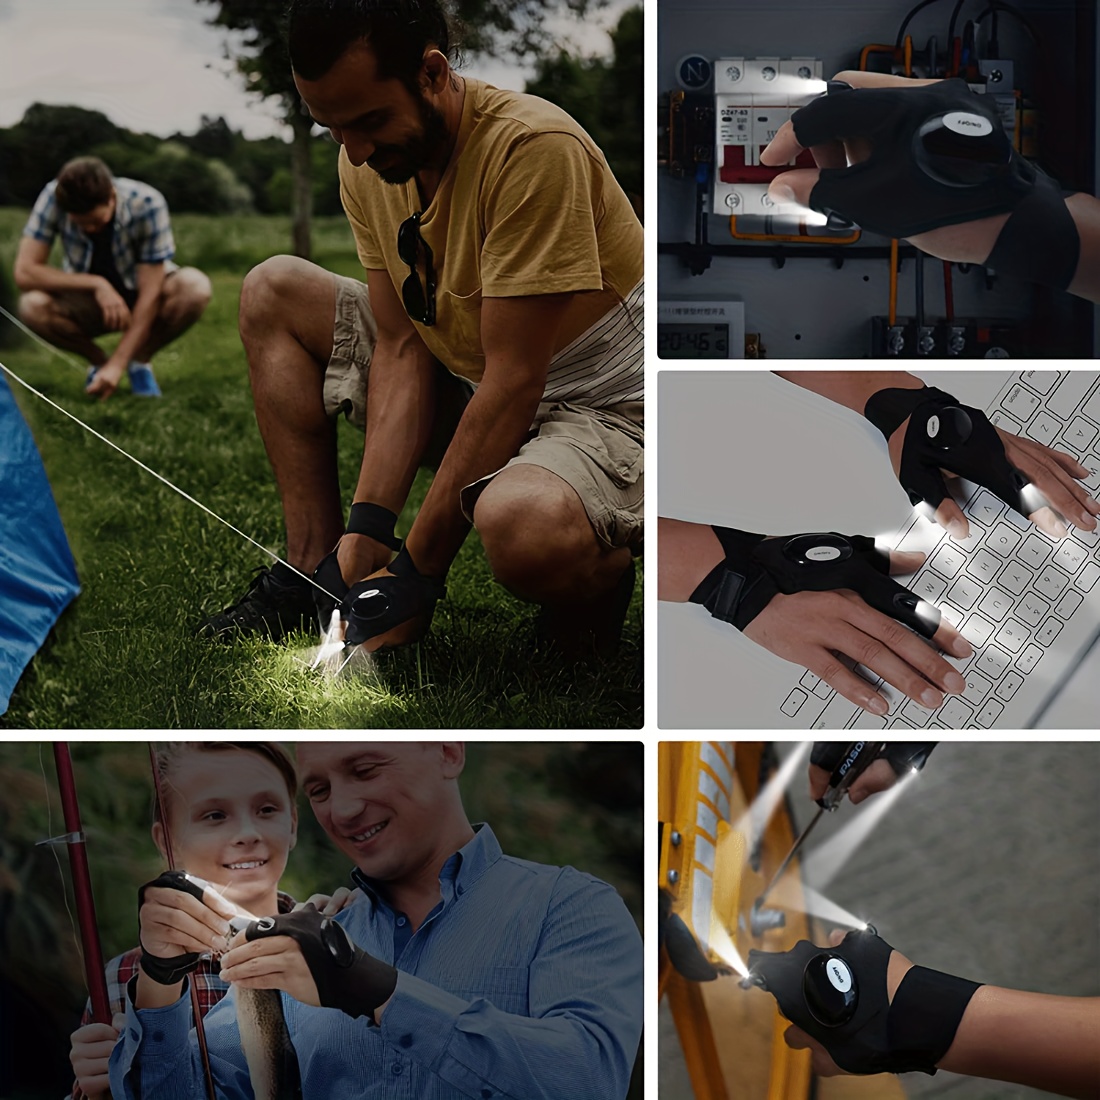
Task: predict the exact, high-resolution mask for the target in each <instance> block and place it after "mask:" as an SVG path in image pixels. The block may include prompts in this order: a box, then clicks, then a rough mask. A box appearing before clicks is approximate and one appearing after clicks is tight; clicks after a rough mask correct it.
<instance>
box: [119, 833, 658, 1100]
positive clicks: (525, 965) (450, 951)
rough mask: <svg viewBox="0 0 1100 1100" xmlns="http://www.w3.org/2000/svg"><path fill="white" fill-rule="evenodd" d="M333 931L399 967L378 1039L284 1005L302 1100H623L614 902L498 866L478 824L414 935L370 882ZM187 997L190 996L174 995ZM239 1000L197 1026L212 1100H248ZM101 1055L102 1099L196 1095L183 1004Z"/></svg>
mask: <svg viewBox="0 0 1100 1100" xmlns="http://www.w3.org/2000/svg"><path fill="white" fill-rule="evenodd" d="M352 877H353V878H354V879H355V880H356V883H357V884H358V885H359V886H360V887H361V888H362V891H363V893H362V896H361V897H357V898H356V900H355V901H354V902H353V903H352V904H351V905H349V906H348V907H347V908H346V909H345V910H344V911H343V912H341V913H340V914H339V915H338V916H337V917H336V920H337V921H339V922H340V923H341V924H343V926H344V927H345V928H346V929H347V931H348V934H349V935H350V936H351V938H352V939H353V940H354V941H355V943H356V944H357V945H358V946H359V947H361V948H363V950H365V951H367V952H369V953H370V954H371V955H374V956H375V957H377V958H380V959H384V960H385V961H386V962H388V963H392V965H394V966H395V967H397V969H398V972H399V973H398V978H397V988H396V990H395V991H394V994H393V997H392V999H391V1000H390V1002H389V1004H388V1005H387V1007H386V1011H385V1012H384V1013H383V1015H382V1023H381V1025H375V1024H374V1023H372V1022H370V1021H369V1020H368V1018H367V1017H359V1018H357V1019H352V1018H351V1017H350V1016H348V1015H346V1014H345V1013H343V1012H341V1011H339V1010H337V1009H327V1008H313V1007H311V1006H309V1005H304V1004H301V1003H300V1002H298V1001H295V1000H294V999H293V998H291V997H289V996H287V995H286V994H285V993H284V994H282V995H281V999H282V1004H283V1013H284V1015H285V1017H286V1022H287V1029H288V1031H289V1033H290V1037H291V1040H292V1042H293V1044H294V1048H295V1051H296V1052H297V1055H298V1063H299V1066H300V1069H301V1077H302V1095H303V1097H304V1100H345V1098H353V1097H354V1098H356V1100H358V1098H360V1097H363V1098H367V1097H386V1100H443V1098H452V1097H474V1098H477V1100H496V1098H503V1097H511V1098H514V1100H551V1098H554V1100H564V1098H569V1100H589V1098H590V1100H618V1098H621V1097H623V1096H625V1094H626V1091H627V1087H628V1085H629V1081H630V1071H631V1067H632V1064H633V1060H634V1054H635V1052H636V1050H637V1047H638V1040H639V1038H640V1035H641V1028H642V943H641V937H640V936H639V934H638V930H637V928H636V927H635V925H634V922H633V920H632V919H631V917H630V915H629V913H628V912H627V910H626V907H625V905H624V904H623V902H622V899H621V898H620V897H619V896H618V894H617V893H616V892H615V891H614V890H613V889H612V888H611V887H610V886H608V885H607V884H606V883H603V882H600V881H599V880H598V879H595V878H592V877H591V876H590V875H586V874H582V873H581V872H579V871H576V870H574V869H573V868H572V867H547V866H544V865H542V864H537V863H530V862H528V861H527V860H522V859H514V858H512V857H511V856H506V855H503V854H502V853H501V850H500V845H499V843H498V842H497V839H496V837H495V836H494V835H493V832H492V830H491V829H490V828H489V827H488V826H487V825H482V826H480V827H479V828H478V831H477V833H476V835H475V837H474V839H473V840H471V841H470V842H469V843H468V844H467V845H465V847H463V848H462V849H461V850H460V851H458V852H457V853H455V855H453V856H451V857H450V859H448V860H447V862H446V863H445V864H444V866H443V870H442V872H441V873H440V876H439V885H440V892H441V901H440V903H439V904H438V905H437V906H436V907H435V909H434V910H432V912H431V913H430V914H429V916H428V918H427V919H426V920H425V921H424V923H423V924H422V925H421V926H420V928H418V929H417V930H416V932H415V933H413V934H411V935H410V934H409V922H408V920H407V918H405V916H404V915H403V914H401V913H396V912H394V910H392V909H391V908H390V907H389V906H388V905H387V904H386V903H385V902H384V901H383V900H382V898H381V897H380V895H379V894H378V893H377V892H376V891H375V889H374V886H373V884H372V883H371V882H370V880H368V879H366V878H364V877H363V876H362V875H361V874H359V873H358V872H356V873H355V874H354V875H353V876H352ZM184 993H185V994H186V989H185V990H184ZM235 1007H236V993H235V991H234V992H231V993H230V994H229V996H228V997H226V998H225V1000H224V1001H222V1002H221V1003H220V1004H218V1005H217V1006H215V1007H214V1008H213V1009H211V1011H210V1012H209V1013H208V1014H207V1017H206V1037H207V1043H208V1046H209V1051H210V1060H211V1067H212V1070H213V1075H214V1080H215V1081H216V1082H217V1084H218V1095H219V1097H223V1098H225V1100H251V1098H252V1095H253V1094H252V1089H251V1084H250V1082H249V1077H248V1069H247V1066H246V1065H245V1061H244V1056H243V1054H242V1053H241V1045H240V1034H239V1032H238V1030H237V1018H236V1011H235ZM126 1016H127V1019H126V1027H125V1029H124V1030H123V1033H122V1037H121V1039H120V1041H119V1042H118V1044H117V1045H116V1046H115V1050H114V1053H113V1054H112V1056H111V1069H110V1077H111V1094H112V1096H114V1097H117V1098H122V1097H125V1098H126V1100H137V1098H138V1097H156V1100H184V1098H186V1100H195V1098H201V1097H202V1096H203V1095H204V1093H203V1085H202V1071H201V1066H200V1063H199V1057H198V1048H197V1041H196V1037H195V1034H194V1032H193V1031H192V1030H191V1021H190V1012H189V1009H188V1001H187V997H186V996H184V997H182V998H181V999H180V1000H179V1001H178V1002H177V1003H176V1004H175V1005H172V1006H169V1007H167V1008H158V1009H142V1010H140V1011H139V1010H137V1009H135V1008H134V1007H133V1004H132V1002H131V1001H130V1000H129V998H128V999H127V1009H126Z"/></svg>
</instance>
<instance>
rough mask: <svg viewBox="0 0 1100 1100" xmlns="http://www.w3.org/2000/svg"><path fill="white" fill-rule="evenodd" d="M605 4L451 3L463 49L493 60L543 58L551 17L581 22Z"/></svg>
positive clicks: (549, 43) (599, 0) (539, 0)
mask: <svg viewBox="0 0 1100 1100" xmlns="http://www.w3.org/2000/svg"><path fill="white" fill-rule="evenodd" d="M605 3H606V0H454V2H453V3H452V9H453V11H454V13H455V15H457V17H458V19H459V21H460V22H461V24H462V30H463V34H462V36H461V38H462V42H463V45H464V47H465V49H467V50H469V51H470V52H471V53H484V54H490V55H492V56H493V57H516V58H523V59H531V58H539V57H545V56H546V55H547V54H548V53H550V52H551V51H552V50H553V46H554V33H553V31H552V30H551V29H549V28H548V27H547V25H546V24H547V21H548V19H550V18H551V17H554V16H560V15H561V14H563V13H569V14H571V15H573V16H575V17H576V18H577V19H583V18H584V17H585V16H587V15H589V14H590V13H591V12H593V11H597V10H598V9H599V8H602V7H604V5H605Z"/></svg>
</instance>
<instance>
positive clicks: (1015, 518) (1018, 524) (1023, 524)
mask: <svg viewBox="0 0 1100 1100" xmlns="http://www.w3.org/2000/svg"><path fill="white" fill-rule="evenodd" d="M1004 518H1005V520H1006V521H1007V522H1008V523H1011V524H1012V526H1013V527H1015V528H1016V530H1017V531H1023V532H1024V534H1027V533H1028V532H1029V531H1033V530H1034V527H1033V526H1032V523H1031V520H1029V519H1028V518H1027V516H1022V515H1020V513H1019V512H1017V511H1016V509H1015V508H1008V509H1006V510H1005V514H1004Z"/></svg>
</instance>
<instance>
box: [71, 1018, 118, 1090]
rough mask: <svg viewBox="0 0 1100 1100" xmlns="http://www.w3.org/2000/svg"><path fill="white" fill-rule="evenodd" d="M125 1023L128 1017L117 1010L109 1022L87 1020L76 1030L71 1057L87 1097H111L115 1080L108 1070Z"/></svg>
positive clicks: (74, 1070) (76, 1074)
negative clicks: (88, 1022) (112, 1084)
mask: <svg viewBox="0 0 1100 1100" xmlns="http://www.w3.org/2000/svg"><path fill="white" fill-rule="evenodd" d="M125 1026H126V1017H125V1016H123V1015H122V1014H121V1013H116V1014H115V1016H114V1017H113V1018H112V1020H111V1022H110V1023H109V1024H85V1025H84V1026H83V1027H78V1028H77V1029H76V1031H74V1032H73V1033H72V1037H71V1038H72V1046H71V1048H70V1050H69V1061H70V1062H71V1063H72V1066H73V1074H74V1076H75V1077H76V1083H77V1084H78V1085H79V1086H80V1091H81V1092H82V1093H83V1094H84V1096H85V1097H86V1100H101V1098H104V1100H110V1095H111V1082H110V1078H109V1077H108V1075H107V1070H108V1066H109V1065H110V1061H111V1051H112V1050H114V1049H115V1043H116V1042H118V1037H119V1035H120V1034H121V1033H122V1029H123V1027H125Z"/></svg>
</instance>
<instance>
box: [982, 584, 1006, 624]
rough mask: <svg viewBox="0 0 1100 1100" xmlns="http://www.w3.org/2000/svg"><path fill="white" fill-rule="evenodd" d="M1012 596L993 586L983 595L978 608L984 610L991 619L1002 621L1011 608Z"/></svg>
mask: <svg viewBox="0 0 1100 1100" xmlns="http://www.w3.org/2000/svg"><path fill="white" fill-rule="evenodd" d="M1011 608H1012V598H1011V597H1010V596H1008V595H1007V594H1006V593H1004V592H1002V591H1001V590H1000V589H999V588H991V589H989V591H988V592H986V594H985V596H983V597H982V602H981V603H980V604H978V610H980V611H984V612H985V614H987V615H988V616H989V617H990V618H991V619H993V620H995V621H996V622H1000V621H1001V620H1002V619H1003V618H1004V617H1005V616H1006V615H1007V614H1008V613H1009V611H1010V610H1011Z"/></svg>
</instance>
